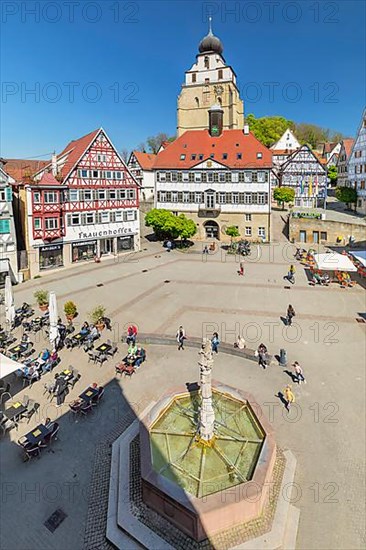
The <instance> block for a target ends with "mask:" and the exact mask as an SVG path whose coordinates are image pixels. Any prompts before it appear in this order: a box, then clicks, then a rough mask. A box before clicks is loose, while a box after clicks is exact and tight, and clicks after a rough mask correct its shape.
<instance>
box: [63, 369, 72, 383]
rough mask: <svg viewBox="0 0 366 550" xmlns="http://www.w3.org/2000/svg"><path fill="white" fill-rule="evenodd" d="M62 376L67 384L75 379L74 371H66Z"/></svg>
mask: <svg viewBox="0 0 366 550" xmlns="http://www.w3.org/2000/svg"><path fill="white" fill-rule="evenodd" d="M60 376H63V377H64V378H65V380H66V382H68V381H69V380H71V379H72V378H74V371H72V370H71V369H65V370H63V371H62V372H61V374H60Z"/></svg>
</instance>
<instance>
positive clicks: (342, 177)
mask: <svg viewBox="0 0 366 550" xmlns="http://www.w3.org/2000/svg"><path fill="white" fill-rule="evenodd" d="M353 143H354V140H353V139H351V138H346V139H343V140H342V141H341V148H340V151H339V155H338V162H337V170H338V176H337V185H338V186H339V187H344V186H348V185H349V183H348V161H349V158H350V155H351V151H352V147H353Z"/></svg>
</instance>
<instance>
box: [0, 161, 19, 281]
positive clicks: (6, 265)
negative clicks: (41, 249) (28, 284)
mask: <svg viewBox="0 0 366 550" xmlns="http://www.w3.org/2000/svg"><path fill="white" fill-rule="evenodd" d="M12 181H14V180H12V178H11V177H10V176H9V174H7V172H6V171H5V167H4V165H3V164H2V163H1V162H0V286H3V284H4V282H5V277H6V276H7V275H9V276H10V277H11V280H12V282H13V283H17V282H18V280H19V279H18V261H17V239H16V233H15V225H14V215H13V193H12V187H11V183H12Z"/></svg>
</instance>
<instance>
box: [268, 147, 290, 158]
mask: <svg viewBox="0 0 366 550" xmlns="http://www.w3.org/2000/svg"><path fill="white" fill-rule="evenodd" d="M294 150H295V149H271V151H272V155H273V156H274V157H277V156H279V155H291V153H293V152H294Z"/></svg>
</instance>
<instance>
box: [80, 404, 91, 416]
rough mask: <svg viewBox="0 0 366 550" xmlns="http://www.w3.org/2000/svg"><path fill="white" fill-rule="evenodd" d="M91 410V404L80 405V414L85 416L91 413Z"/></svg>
mask: <svg viewBox="0 0 366 550" xmlns="http://www.w3.org/2000/svg"><path fill="white" fill-rule="evenodd" d="M92 408H93V406H92V404H91V403H86V404H85V405H81V407H80V412H81V414H83V415H84V416H86V415H87V414H88V413H90V412H91V410H92Z"/></svg>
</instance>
